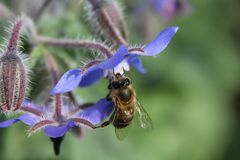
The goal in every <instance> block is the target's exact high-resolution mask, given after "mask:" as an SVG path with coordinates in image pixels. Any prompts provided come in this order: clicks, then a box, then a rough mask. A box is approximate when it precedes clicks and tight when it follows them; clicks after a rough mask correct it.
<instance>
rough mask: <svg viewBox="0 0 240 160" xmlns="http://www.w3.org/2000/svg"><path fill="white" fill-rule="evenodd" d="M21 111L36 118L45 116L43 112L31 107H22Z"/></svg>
mask: <svg viewBox="0 0 240 160" xmlns="http://www.w3.org/2000/svg"><path fill="white" fill-rule="evenodd" d="M20 110H22V111H24V112H28V113H32V114H34V115H36V116H39V117H40V116H42V115H43V112H41V111H40V110H37V109H34V108H31V107H25V106H22V107H21V108H20Z"/></svg>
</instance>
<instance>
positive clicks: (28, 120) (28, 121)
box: [0, 114, 38, 128]
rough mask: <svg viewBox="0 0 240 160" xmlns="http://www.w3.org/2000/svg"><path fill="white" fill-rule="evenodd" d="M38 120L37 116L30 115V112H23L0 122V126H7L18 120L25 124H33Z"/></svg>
mask: <svg viewBox="0 0 240 160" xmlns="http://www.w3.org/2000/svg"><path fill="white" fill-rule="evenodd" d="M37 120H38V118H37V117H35V116H32V115H30V114H24V115H22V116H20V117H18V118H15V119H10V120H6V121H4V122H0V128H6V127H9V126H11V125H13V124H15V123H17V122H19V121H22V122H23V123H25V124H26V125H30V126H31V125H33V124H34V123H36V122H37Z"/></svg>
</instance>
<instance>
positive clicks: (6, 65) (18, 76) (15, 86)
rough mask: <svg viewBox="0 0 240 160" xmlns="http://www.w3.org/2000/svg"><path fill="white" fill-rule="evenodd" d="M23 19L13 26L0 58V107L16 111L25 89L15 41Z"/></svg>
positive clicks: (4, 109) (3, 109)
mask: <svg viewBox="0 0 240 160" xmlns="http://www.w3.org/2000/svg"><path fill="white" fill-rule="evenodd" d="M22 23H23V21H22V20H21V19H19V20H17V21H16V22H15V24H14V26H13V29H12V33H11V37H10V40H9V43H8V47H7V50H6V52H5V53H4V54H3V55H2V57H1V58H0V109H1V110H2V111H3V112H6V111H16V110H17V109H19V108H20V107H21V104H22V102H23V99H24V96H25V90H26V81H27V80H26V77H27V76H26V69H25V66H24V64H23V60H22V59H21V57H20V56H19V55H18V53H17V43H18V39H19V33H20V29H21V27H22Z"/></svg>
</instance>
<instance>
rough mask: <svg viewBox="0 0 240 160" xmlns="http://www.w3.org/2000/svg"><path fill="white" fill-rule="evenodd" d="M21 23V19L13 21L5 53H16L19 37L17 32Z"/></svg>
mask: <svg viewBox="0 0 240 160" xmlns="http://www.w3.org/2000/svg"><path fill="white" fill-rule="evenodd" d="M22 25H23V20H22V19H19V20H17V21H16V22H15V24H14V26H13V29H12V33H11V37H10V40H9V43H8V47H7V53H9V54H10V53H17V52H16V51H17V44H18V39H19V35H20V34H19V33H20V30H21V27H22Z"/></svg>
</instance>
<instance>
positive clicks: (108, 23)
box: [99, 10, 127, 46]
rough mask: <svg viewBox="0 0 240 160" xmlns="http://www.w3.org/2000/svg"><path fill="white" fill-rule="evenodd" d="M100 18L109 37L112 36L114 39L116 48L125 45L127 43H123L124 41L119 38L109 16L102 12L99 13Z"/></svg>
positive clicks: (118, 33)
mask: <svg viewBox="0 0 240 160" xmlns="http://www.w3.org/2000/svg"><path fill="white" fill-rule="evenodd" d="M99 16H100V17H102V21H104V22H105V25H106V27H107V29H108V31H109V33H110V35H112V36H113V37H114V38H115V41H116V43H117V46H120V45H122V44H125V45H127V42H126V41H125V39H124V38H123V37H122V36H121V34H120V32H119V30H117V28H116V27H114V24H113V22H112V20H111V19H110V17H109V15H108V14H107V13H106V11H105V10H102V11H101V12H100V15H99Z"/></svg>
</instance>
